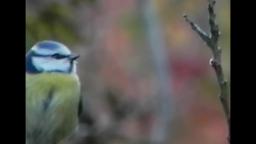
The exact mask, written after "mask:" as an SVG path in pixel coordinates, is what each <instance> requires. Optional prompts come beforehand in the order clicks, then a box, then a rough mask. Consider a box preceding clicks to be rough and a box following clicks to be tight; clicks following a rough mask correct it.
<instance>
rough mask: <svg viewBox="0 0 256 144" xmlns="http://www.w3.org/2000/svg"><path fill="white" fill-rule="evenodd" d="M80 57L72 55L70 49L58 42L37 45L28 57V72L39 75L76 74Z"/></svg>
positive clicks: (45, 42) (43, 42)
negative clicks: (48, 73) (51, 73)
mask: <svg viewBox="0 0 256 144" xmlns="http://www.w3.org/2000/svg"><path fill="white" fill-rule="evenodd" d="M78 57H79V55H74V54H72V53H71V51H70V50H69V48H68V47H67V46H65V45H64V44H62V43H59V42H56V41H49V40H46V41H41V42H38V43H36V44H35V45H34V46H33V47H32V48H31V49H30V50H29V51H28V53H27V55H26V72H27V73H32V74H37V73H44V72H57V73H67V74H71V73H76V63H77V61H76V60H77V59H78Z"/></svg>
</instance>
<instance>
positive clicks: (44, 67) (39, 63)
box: [32, 57, 71, 72]
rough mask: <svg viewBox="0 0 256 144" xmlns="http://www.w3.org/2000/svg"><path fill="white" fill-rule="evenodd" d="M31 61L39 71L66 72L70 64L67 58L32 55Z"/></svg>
mask: <svg viewBox="0 0 256 144" xmlns="http://www.w3.org/2000/svg"><path fill="white" fill-rule="evenodd" d="M32 63H33V64H34V66H35V67H36V69H38V70H39V71H62V72H68V71H69V69H70V66H71V64H70V62H69V60H68V59H53V58H51V57H49V58H47V57H33V58H32Z"/></svg>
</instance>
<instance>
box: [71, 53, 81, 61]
mask: <svg viewBox="0 0 256 144" xmlns="http://www.w3.org/2000/svg"><path fill="white" fill-rule="evenodd" d="M79 57H80V55H78V54H72V55H71V56H70V57H69V59H70V60H71V61H74V60H77V59H78V58H79Z"/></svg>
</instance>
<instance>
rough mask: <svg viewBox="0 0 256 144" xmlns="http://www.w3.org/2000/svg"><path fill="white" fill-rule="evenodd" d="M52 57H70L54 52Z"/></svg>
mask: <svg viewBox="0 0 256 144" xmlns="http://www.w3.org/2000/svg"><path fill="white" fill-rule="evenodd" d="M51 57H53V58H56V59H63V58H66V57H68V56H67V55H61V54H53V55H51Z"/></svg>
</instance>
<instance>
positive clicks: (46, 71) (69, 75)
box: [26, 41, 81, 144]
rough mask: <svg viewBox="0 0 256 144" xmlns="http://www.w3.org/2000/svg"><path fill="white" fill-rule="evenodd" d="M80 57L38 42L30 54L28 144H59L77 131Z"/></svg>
mask: <svg viewBox="0 0 256 144" xmlns="http://www.w3.org/2000/svg"><path fill="white" fill-rule="evenodd" d="M78 57H79V56H78V55H74V54H72V53H71V51H70V50H69V49H68V48H67V46H65V45H63V44H61V43H59V42H56V41H41V42H38V43H36V44H35V45H34V46H33V47H32V48H31V49H30V50H29V51H28V53H27V54H26V144H58V143H59V142H61V141H63V140H64V139H66V138H67V137H68V136H69V135H71V134H72V132H73V131H74V130H75V129H76V126H77V124H78V115H79V112H80V110H81V109H79V107H80V108H81V96H80V82H79V78H78V76H77V73H76V65H77V59H78Z"/></svg>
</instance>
